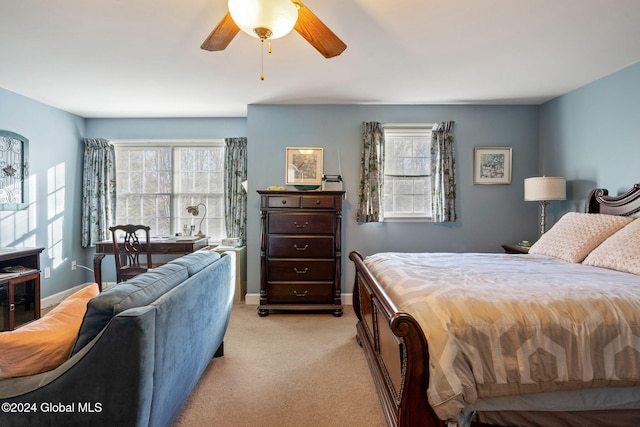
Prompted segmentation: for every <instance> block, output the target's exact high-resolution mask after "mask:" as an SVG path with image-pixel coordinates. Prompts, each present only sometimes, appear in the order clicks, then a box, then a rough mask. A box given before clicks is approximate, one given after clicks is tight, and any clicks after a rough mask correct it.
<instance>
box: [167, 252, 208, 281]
mask: <svg viewBox="0 0 640 427" xmlns="http://www.w3.org/2000/svg"><path fill="white" fill-rule="evenodd" d="M219 258H220V254H219V253H218V252H216V251H212V250H211V249H200V250H199V251H196V252H193V253H190V254H187V255H185V256H182V257H180V258H176V259H174V260H172V261H170V262H169V264H178V265H182V266H184V267H186V269H187V271H188V272H189V276H193V275H194V274H196V273H198V272H200V271H202V270H203V269H204V268H205V267H206V266H208V265H210V264H211V263H213V262H214V261H216V260H218V259H219Z"/></svg>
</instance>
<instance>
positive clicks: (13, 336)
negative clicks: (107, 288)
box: [0, 283, 99, 379]
mask: <svg viewBox="0 0 640 427" xmlns="http://www.w3.org/2000/svg"><path fill="white" fill-rule="evenodd" d="M98 292H99V290H98V284H97V283H93V284H91V285H89V286H86V287H84V288H82V289H81V290H79V291H77V292H75V293H73V294H72V295H71V296H69V297H67V298H66V299H65V300H64V301H62V302H61V303H60V304H58V305H57V306H56V307H54V308H53V309H52V310H51V311H50V312H48V313H47V314H45V315H44V316H42V317H41V318H40V319H38V320H34V321H33V322H31V323H28V324H26V325H24V326H22V327H20V328H18V329H16V330H14V331H7V332H0V378H3V379H4V378H12V377H22V376H27V375H35V374H38V373H40V372H46V371H50V370H52V369H55V368H56V367H58V366H60V365H61V364H62V363H64V362H65V361H66V360H67V359H68V358H69V352H70V351H71V347H72V346H73V342H74V340H75V339H76V336H77V334H78V329H79V328H80V323H81V322H82V317H83V316H84V314H85V312H86V311H87V302H88V301H89V300H90V299H91V298H93V297H95V296H96V295H98Z"/></svg>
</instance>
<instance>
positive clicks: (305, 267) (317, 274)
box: [267, 259, 335, 282]
mask: <svg viewBox="0 0 640 427" xmlns="http://www.w3.org/2000/svg"><path fill="white" fill-rule="evenodd" d="M334 265H335V262H334V261H333V260H331V261H315V260H311V259H309V260H296V261H281V260H278V261H269V262H268V268H269V269H268V276H267V280H269V281H286V282H293V281H298V282H299V281H302V280H309V281H316V280H319V281H323V280H324V281H332V280H333V279H334V271H333V267H334Z"/></svg>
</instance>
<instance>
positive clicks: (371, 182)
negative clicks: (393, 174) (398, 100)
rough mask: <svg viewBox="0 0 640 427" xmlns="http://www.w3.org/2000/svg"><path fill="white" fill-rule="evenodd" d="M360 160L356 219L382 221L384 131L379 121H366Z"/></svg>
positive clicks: (359, 220) (360, 220)
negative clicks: (358, 198)
mask: <svg viewBox="0 0 640 427" xmlns="http://www.w3.org/2000/svg"><path fill="white" fill-rule="evenodd" d="M363 126H364V130H363V133H362V159H361V160H360V200H359V201H358V211H357V213H356V221H358V222H381V221H382V219H383V209H382V204H381V203H382V184H383V182H384V131H383V125H382V123H379V122H364V123H363Z"/></svg>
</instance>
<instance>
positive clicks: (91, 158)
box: [82, 138, 116, 248]
mask: <svg viewBox="0 0 640 427" xmlns="http://www.w3.org/2000/svg"><path fill="white" fill-rule="evenodd" d="M115 216H116V154H115V149H114V147H113V145H112V144H111V142H110V141H108V140H106V139H102V138H97V139H91V138H85V140H84V167H83V172H82V247H84V248H86V247H93V246H95V244H96V242H99V241H101V240H106V239H109V238H110V237H109V226H111V225H113V221H114V219H115Z"/></svg>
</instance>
